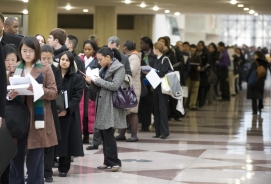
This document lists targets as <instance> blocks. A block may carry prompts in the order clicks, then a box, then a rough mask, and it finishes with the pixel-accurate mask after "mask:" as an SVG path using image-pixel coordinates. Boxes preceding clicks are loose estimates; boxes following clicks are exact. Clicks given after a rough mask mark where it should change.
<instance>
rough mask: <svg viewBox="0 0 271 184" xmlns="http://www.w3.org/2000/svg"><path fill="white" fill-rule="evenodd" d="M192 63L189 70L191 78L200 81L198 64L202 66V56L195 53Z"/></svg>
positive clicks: (191, 59)
mask: <svg viewBox="0 0 271 184" xmlns="http://www.w3.org/2000/svg"><path fill="white" fill-rule="evenodd" d="M190 65H191V69H190V71H189V78H190V80H192V81H200V74H199V71H198V70H197V68H198V66H200V67H201V68H202V63H201V57H200V56H199V55H197V54H194V55H193V56H191V58H190Z"/></svg>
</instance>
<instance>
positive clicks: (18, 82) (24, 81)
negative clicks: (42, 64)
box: [7, 75, 44, 102]
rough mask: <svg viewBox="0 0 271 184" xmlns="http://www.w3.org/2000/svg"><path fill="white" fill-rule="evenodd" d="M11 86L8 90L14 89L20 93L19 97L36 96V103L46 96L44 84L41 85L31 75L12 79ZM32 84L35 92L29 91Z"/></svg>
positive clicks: (10, 79)
mask: <svg viewBox="0 0 271 184" xmlns="http://www.w3.org/2000/svg"><path fill="white" fill-rule="evenodd" d="M9 82H10V85H9V86H7V89H8V90H11V89H14V90H15V91H18V92H19V95H34V102H35V101H37V100H38V99H40V98H41V97H42V96H43V95H44V90H43V88H42V84H39V83H38V82H37V81H36V80H35V79H34V78H33V77H32V76H31V75H27V76H26V77H10V78H9ZM30 84H32V87H33V92H31V91H29V90H27V88H28V87H29V85H30Z"/></svg>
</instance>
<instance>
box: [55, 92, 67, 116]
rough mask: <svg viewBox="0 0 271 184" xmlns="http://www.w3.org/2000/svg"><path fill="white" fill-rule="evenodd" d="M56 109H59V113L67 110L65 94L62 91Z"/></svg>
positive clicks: (57, 99) (57, 98)
mask: <svg viewBox="0 0 271 184" xmlns="http://www.w3.org/2000/svg"><path fill="white" fill-rule="evenodd" d="M56 108H57V110H58V112H61V111H63V110H65V101H64V94H63V92H62V91H61V92H60V93H59V95H58V96H57V97H56Z"/></svg>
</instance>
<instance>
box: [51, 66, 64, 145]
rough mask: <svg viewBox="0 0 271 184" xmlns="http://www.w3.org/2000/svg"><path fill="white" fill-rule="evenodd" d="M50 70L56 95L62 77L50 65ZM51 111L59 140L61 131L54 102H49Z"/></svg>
mask: <svg viewBox="0 0 271 184" xmlns="http://www.w3.org/2000/svg"><path fill="white" fill-rule="evenodd" d="M51 67H52V70H53V72H54V75H55V80H56V87H57V92H58V94H59V93H60V92H61V88H62V77H61V73H60V70H59V69H58V68H57V67H55V66H54V65H53V64H52V65H51ZM51 109H52V114H53V118H54V124H55V129H56V136H57V140H61V131H60V125H59V118H58V113H57V107H56V101H55V100H51Z"/></svg>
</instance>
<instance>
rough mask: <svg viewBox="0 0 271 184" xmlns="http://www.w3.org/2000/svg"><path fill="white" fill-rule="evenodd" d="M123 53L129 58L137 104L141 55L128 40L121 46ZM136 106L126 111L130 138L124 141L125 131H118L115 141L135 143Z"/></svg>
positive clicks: (139, 91)
mask: <svg viewBox="0 0 271 184" xmlns="http://www.w3.org/2000/svg"><path fill="white" fill-rule="evenodd" d="M123 52H124V53H125V54H126V55H128V57H129V64H130V67H131V71H132V76H133V81H132V84H133V87H134V91H135V94H136V97H137V100H138V103H139V99H140V93H141V81H140V73H141V68H140V65H141V54H140V53H139V52H137V51H136V44H135V43H134V42H132V41H130V40H127V41H126V42H124V44H123ZM137 113H138V105H137V106H136V107H134V108H132V109H129V110H128V111H127V116H126V120H127V123H128V124H129V125H130V127H131V138H129V139H126V137H125V132H126V129H122V130H120V134H119V135H118V136H117V137H116V139H117V140H126V142H137V141H138V138H137V127H138V115H137Z"/></svg>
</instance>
